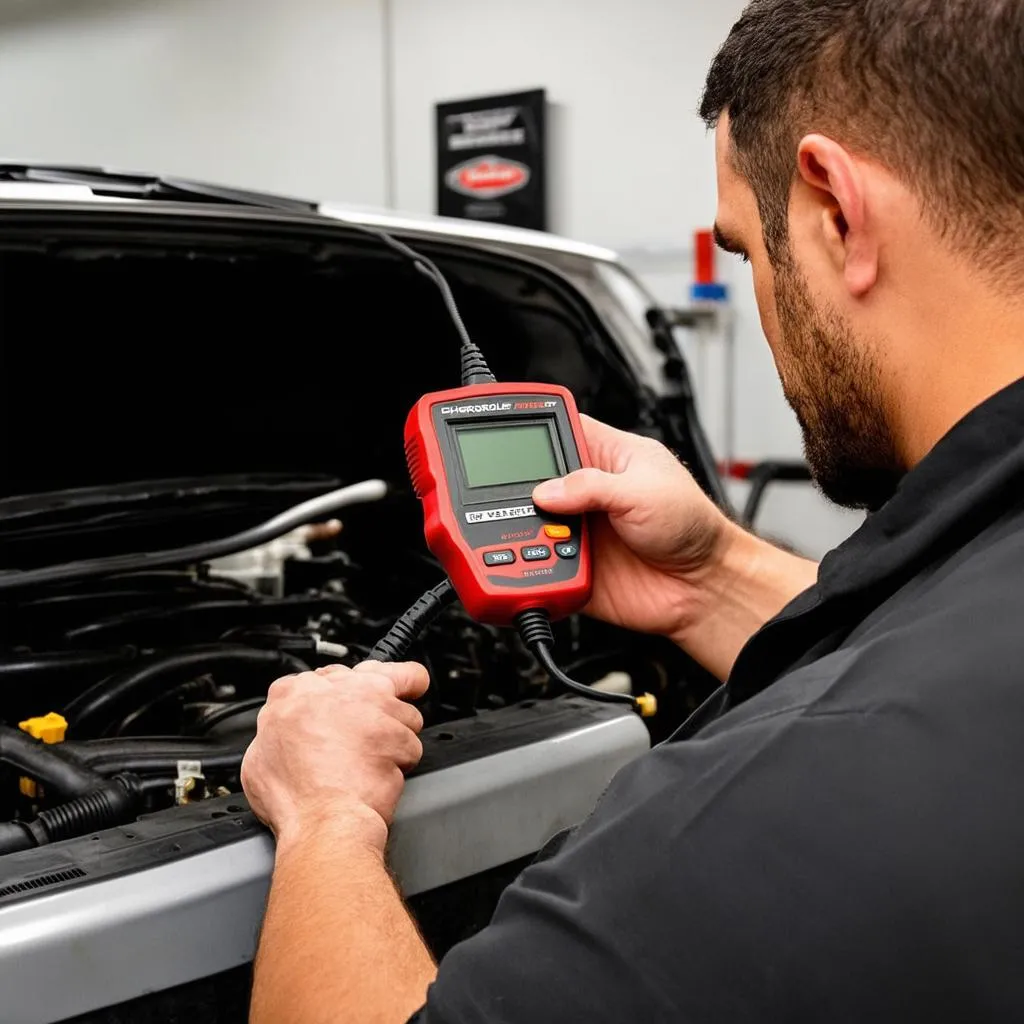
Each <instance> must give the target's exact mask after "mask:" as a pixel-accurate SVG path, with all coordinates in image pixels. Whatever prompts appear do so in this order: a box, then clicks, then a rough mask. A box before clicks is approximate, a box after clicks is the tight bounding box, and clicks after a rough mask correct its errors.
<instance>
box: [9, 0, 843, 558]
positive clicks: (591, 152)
mask: <svg viewBox="0 0 1024 1024" xmlns="http://www.w3.org/2000/svg"><path fill="white" fill-rule="evenodd" d="M742 7H743V0H718V2H717V3H714V4H710V3H706V2H705V0H672V2H668V0H630V2H628V3H626V2H623V0H557V2H552V0H517V2H516V4H515V5H501V4H482V3H480V2H479V0H290V2H288V3H282V2H281V0H0V90H2V93H0V94H2V95H3V97H4V102H3V103H2V104H0V154H3V155H8V156H13V157H24V158H31V159H40V160H58V161H73V162H80V163H98V164H108V165H112V166H116V167H122V168H128V169H132V168H140V169H144V170H158V171H162V172H165V173H173V174H180V175H186V176H193V177H198V178H206V179H210V180H214V181H222V182H226V183H229V184H238V185H242V186H248V187H252V188H263V189H267V190H271V191H279V192H284V193H291V194H295V195H301V196H310V197H322V198H327V197H329V198H334V199H337V200H342V201H346V202H349V203H354V204H360V205H371V206H384V205H394V206H397V207H398V208H401V209H406V210H411V211H414V212H424V213H431V212H433V209H434V187H435V186H434V151H433V146H434V142H433V105H434V103H436V102H439V101H442V100H448V99H456V98H465V97H467V96H473V95H478V94H486V93H491V92H505V91H512V90H519V89H527V88H533V87H538V86H543V87H544V88H546V89H547V90H548V95H549V99H550V101H551V104H552V106H551V128H550V133H549V135H550V139H549V141H550V149H551V176H550V206H551V212H552V228H553V230H556V231H558V232H560V233H563V234H566V235H569V236H572V237H577V238H581V239H584V240H587V241H592V242H597V243H600V244H604V245H609V246H611V247H613V248H616V249H618V250H620V251H621V252H623V254H624V256H625V258H626V260H627V262H628V263H630V265H632V266H633V267H634V268H635V269H636V270H637V271H638V272H639V273H640V275H641V276H642V277H643V279H644V280H645V281H646V283H647V284H648V286H649V287H650V288H651V289H652V290H653V291H654V293H655V295H656V297H657V298H658V300H659V301H661V302H664V303H669V304H681V303H684V302H685V301H686V295H687V286H688V283H689V280H690V278H691V274H692V255H691V251H690V245H689V239H690V238H691V237H692V232H693V230H694V229H695V228H697V227H706V226H709V225H710V224H711V222H712V221H713V219H714V207H715V185H714V163H713V144H712V141H711V140H710V139H709V138H708V137H707V135H706V133H705V131H704V129H703V126H702V125H701V124H700V122H699V121H698V119H697V118H696V116H695V115H694V110H695V107H696V104H697V100H698V96H699V93H700V88H701V85H702V82H703V76H704V73H705V71H706V69H707V66H708V63H709V61H710V60H711V57H712V55H713V54H714V51H715V49H716V47H717V46H718V45H719V43H720V42H721V41H722V39H723V38H724V37H725V35H726V33H727V32H728V29H729V27H730V25H731V24H732V22H733V21H734V20H735V18H736V17H737V16H738V14H739V12H740V11H741V9H742ZM721 267H722V273H721V276H722V277H723V279H725V280H726V281H727V282H728V283H730V284H731V285H732V287H733V306H734V323H735V338H736V342H735V344H736V353H735V367H736V371H735V380H734V384H733V386H732V387H731V388H729V387H728V384H729V381H728V380H727V378H726V376H725V372H724V367H725V359H724V344H723V341H722V339H721V338H720V337H710V338H706V339H705V340H703V341H701V340H699V339H695V338H690V337H687V338H684V340H683V344H684V346H685V347H686V351H687V354H688V356H689V357H690V359H691V362H692V364H693V366H694V368H695V371H696V375H697V384H698V388H699V394H700V398H701V405H702V411H703V413H704V416H705V420H706V422H707V424H708V426H709V430H710V433H711V436H712V440H713V443H715V445H716V447H717V449H718V451H719V452H720V453H724V446H725V441H726V438H727V436H728V435H729V433H730V431H728V430H727V426H726V421H727V413H728V406H729V403H728V402H727V400H726V394H727V391H728V392H729V396H730V397H731V399H732V406H733V412H732V431H731V434H732V436H733V439H734V453H735V455H736V456H737V457H738V458H741V459H760V458H764V457H771V456H777V457H778V456H782V457H786V456H788V457H798V456H799V453H800V441H799V435H798V431H797V428H796V424H795V421H794V419H793V416H792V414H791V413H790V411H789V409H788V408H787V407H786V405H785V403H784V401H783V399H782V396H781V389H780V387H779V384H778V381H777V378H776V375H775V372H774V367H773V365H772V361H771V356H770V353H769V352H768V349H767V346H766V345H765V343H764V340H763V338H762V335H761V331H760V327H759V324H758V321H757V314H756V307H755V305H754V300H753V294H752V289H751V287H750V280H749V277H750V275H749V270H748V268H746V267H742V266H740V265H738V264H735V263H734V262H733V261H732V260H731V259H729V258H725V257H723V258H722V261H721ZM737 497H738V498H740V499H742V485H740V487H739V492H738V494H737ZM855 522H856V519H855V518H852V519H851V518H850V517H846V516H844V515H842V514H839V513H836V512H835V511H834V510H832V509H830V508H828V507H827V506H826V505H825V504H824V502H823V501H822V500H821V499H820V498H819V497H818V496H817V495H816V494H815V493H814V492H813V491H811V489H810V488H807V487H797V488H793V487H788V488H785V489H783V490H780V491H777V492H775V493H774V494H773V495H772V496H771V497H770V498H769V499H768V502H767V504H766V506H765V515H764V518H763V520H762V522H761V524H760V525H761V526H762V527H763V528H764V529H765V530H766V531H767V532H770V533H772V534H774V535H778V536H780V537H782V538H784V539H789V540H791V541H794V542H798V543H800V544H801V546H803V547H805V548H806V549H808V550H809V551H811V552H814V553H818V552H821V551H824V550H826V549H827V548H828V547H830V546H831V545H832V544H833V543H835V542H837V541H838V540H839V539H841V538H842V537H843V536H845V535H846V534H847V533H848V532H849V531H850V529H851V528H852V527H853V525H855Z"/></svg>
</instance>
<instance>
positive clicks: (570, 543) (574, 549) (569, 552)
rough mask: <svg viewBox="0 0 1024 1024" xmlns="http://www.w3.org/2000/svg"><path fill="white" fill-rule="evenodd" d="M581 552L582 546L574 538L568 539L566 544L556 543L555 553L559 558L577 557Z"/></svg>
mask: <svg viewBox="0 0 1024 1024" xmlns="http://www.w3.org/2000/svg"><path fill="white" fill-rule="evenodd" d="M579 553H580V546H579V544H577V543H576V541H574V540H567V541H566V542H565V543H564V544H556V545H555V554H556V555H558V557H559V558H575V557H576V556H577V555H578V554H579Z"/></svg>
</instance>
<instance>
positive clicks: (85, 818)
mask: <svg viewBox="0 0 1024 1024" xmlns="http://www.w3.org/2000/svg"><path fill="white" fill-rule="evenodd" d="M140 794H141V788H140V786H139V782H138V780H137V779H134V778H132V777H131V776H130V775H116V776H114V778H112V779H110V780H108V781H104V783H103V784H102V785H101V786H99V788H97V789H96V790H94V791H93V792H92V793H86V794H85V795H84V796H80V797H78V799H76V800H71V801H69V802H68V803H66V804H61V805H60V806H59V807H50V808H48V809H47V810H45V811H40V812H39V817H38V818H36V820H35V821H34V822H32V824H31V825H30V826H29V828H30V829H31V830H32V833H33V835H34V836H36V838H37V839H38V840H39V841H40V843H39V844H40V845H43V844H44V843H56V842H59V841H60V840H61V839H71V838H72V837H74V836H80V835H84V834H85V833H86V832H94V831H96V830H98V829H104V828H110V827H111V826H112V825H120V824H121V823H122V822H125V821H128V820H129V819H130V818H132V817H134V815H135V808H136V806H137V805H138V802H139V796H140ZM40 833H42V834H40Z"/></svg>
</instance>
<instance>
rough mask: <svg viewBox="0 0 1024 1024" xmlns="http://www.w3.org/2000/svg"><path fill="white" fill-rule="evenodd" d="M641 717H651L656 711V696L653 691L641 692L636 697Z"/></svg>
mask: <svg viewBox="0 0 1024 1024" xmlns="http://www.w3.org/2000/svg"><path fill="white" fill-rule="evenodd" d="M636 706H637V707H638V708H639V709H640V717H641V718H653V717H654V716H655V715H656V714H657V713H658V698H657V697H655V696H654V694H653V693H642V694H640V696H639V697H637V698H636Z"/></svg>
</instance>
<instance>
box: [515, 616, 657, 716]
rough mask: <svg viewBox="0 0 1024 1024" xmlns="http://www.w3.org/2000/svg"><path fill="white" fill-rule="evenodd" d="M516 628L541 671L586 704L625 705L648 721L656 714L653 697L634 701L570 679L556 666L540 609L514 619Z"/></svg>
mask: <svg viewBox="0 0 1024 1024" xmlns="http://www.w3.org/2000/svg"><path fill="white" fill-rule="evenodd" d="M516 625H517V626H518V627H519V635H520V637H522V640H523V643H524V644H526V646H527V647H528V648H529V649H530V650H531V651H532V652H533V655H534V657H535V658H536V659H537V661H539V662H540V664H541V666H542V667H543V669H544V671H545V672H547V674H548V675H549V676H550V677H551V678H552V679H553V680H555V681H556V682H559V683H561V684H562V686H564V687H565V688H566V689H567V690H571V691H572V692H573V693H578V694H579V695H580V696H581V697H586V698H588V699H589V700H596V701H600V702H601V703H602V704H629V705H630V707H632V708H633V710H634V711H636V712H637V713H638V714H640V715H641V716H642V717H644V718H649V717H650V716H651V715H653V714H654V713H655V711H656V710H657V702H656V701H655V699H654V697H653V696H652V695H651V694H649V693H645V694H644V695H643V696H642V697H634V696H633V695H632V694H630V693H612V692H609V691H607V690H595V689H594V687H592V686H586V685H584V684H583V683H578V682H576V680H575V679H570V678H569V676H567V675H566V674H565V673H564V672H563V671H562V670H561V669H560V668H559V667H558V666H557V665H556V664H555V659H554V656H553V655H552V653H551V649H552V648H553V647H554V645H555V636H554V634H553V633H552V632H551V619H550V618H549V616H548V613H547V612H546V611H544V609H543V608H530V609H528V610H527V611H525V612H520V613H519V614H518V615H517V616H516Z"/></svg>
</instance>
